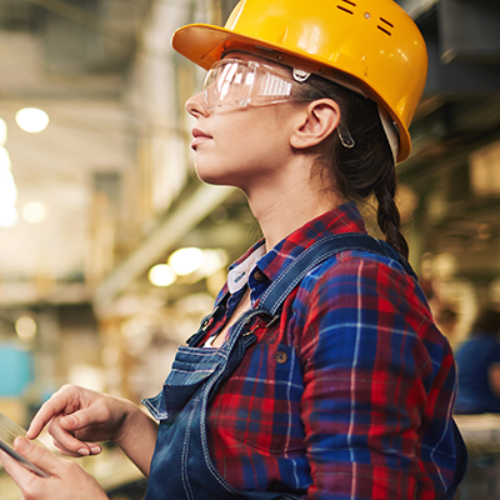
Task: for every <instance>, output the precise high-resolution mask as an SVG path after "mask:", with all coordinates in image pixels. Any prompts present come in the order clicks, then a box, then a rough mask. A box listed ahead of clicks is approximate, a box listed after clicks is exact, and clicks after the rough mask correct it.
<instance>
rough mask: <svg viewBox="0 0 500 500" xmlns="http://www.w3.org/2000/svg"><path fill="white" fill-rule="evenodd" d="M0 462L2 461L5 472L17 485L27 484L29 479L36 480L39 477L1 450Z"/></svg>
mask: <svg viewBox="0 0 500 500" xmlns="http://www.w3.org/2000/svg"><path fill="white" fill-rule="evenodd" d="M0 462H2V463H3V466H4V467H5V472H7V474H8V475H9V476H10V477H11V478H12V480H13V481H14V482H15V483H16V484H17V485H18V486H21V485H24V484H27V483H28V482H30V481H36V480H37V478H38V477H39V476H37V475H36V474H34V473H33V472H31V471H29V470H28V469H26V467H24V465H21V464H20V463H19V462H18V461H17V460H15V459H14V458H12V457H11V456H10V455H8V454H7V453H5V452H4V451H2V450H0Z"/></svg>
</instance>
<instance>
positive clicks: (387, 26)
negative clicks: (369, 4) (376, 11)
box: [377, 17, 394, 36]
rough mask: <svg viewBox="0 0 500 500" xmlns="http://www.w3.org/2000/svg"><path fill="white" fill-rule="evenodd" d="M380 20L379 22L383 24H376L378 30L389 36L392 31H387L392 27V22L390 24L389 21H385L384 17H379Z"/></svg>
mask: <svg viewBox="0 0 500 500" xmlns="http://www.w3.org/2000/svg"><path fill="white" fill-rule="evenodd" d="M380 21H381V23H383V24H384V25H383V26H380V24H378V25H377V28H378V29H379V30H380V31H383V32H384V33H385V34H386V35H389V36H391V35H392V33H391V32H390V31H389V29H390V28H394V24H392V23H391V22H389V21H387V20H386V19H384V18H383V17H381V18H380Z"/></svg>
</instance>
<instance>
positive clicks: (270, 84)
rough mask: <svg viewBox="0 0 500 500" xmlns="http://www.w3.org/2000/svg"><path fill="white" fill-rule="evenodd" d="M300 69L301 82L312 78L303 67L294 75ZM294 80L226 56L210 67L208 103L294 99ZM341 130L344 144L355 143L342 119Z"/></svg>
mask: <svg viewBox="0 0 500 500" xmlns="http://www.w3.org/2000/svg"><path fill="white" fill-rule="evenodd" d="M297 71H299V73H300V75H301V78H298V77H297V81H298V82H303V81H305V80H306V79H307V78H308V76H309V74H308V73H305V72H300V70H294V75H295V74H296V72H297ZM299 73H297V74H299ZM293 81H294V80H292V78H287V77H285V76H283V75H282V74H280V73H278V72H277V71H274V70H273V69H272V68H270V67H269V66H264V65H262V64H259V63H258V62H256V61H243V60H241V59H223V60H221V61H218V62H216V63H215V64H214V65H213V66H212V67H211V68H210V70H209V71H208V73H207V76H206V78H205V83H204V85H203V94H204V97H205V106H206V108H207V110H209V111H211V110H214V109H216V108H219V107H223V106H240V107H245V106H249V105H252V106H266V105H269V104H277V103H281V102H287V101H294V100H296V99H294V98H293V97H292V83H293ZM337 133H338V134H339V138H340V142H341V143H342V145H343V146H344V147H346V148H352V147H354V144H355V143H354V140H353V138H352V137H351V134H350V133H349V129H348V128H347V127H346V126H345V124H344V123H343V122H342V121H341V122H340V123H339V126H338V127H337Z"/></svg>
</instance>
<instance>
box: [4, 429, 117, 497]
mask: <svg viewBox="0 0 500 500" xmlns="http://www.w3.org/2000/svg"><path fill="white" fill-rule="evenodd" d="M14 446H15V448H16V450H17V451H18V452H19V453H20V454H21V455H23V456H24V457H26V458H27V459H28V460H30V461H31V462H32V463H34V464H35V465H37V466H38V467H40V469H42V470H44V471H45V472H47V473H48V474H50V477H48V478H43V477H40V476H37V475H36V474H34V473H33V472H31V471H29V470H28V469H26V468H25V467H24V466H23V465H21V464H20V463H19V462H18V461H17V460H15V459H13V458H12V457H10V456H9V455H7V454H6V453H4V452H3V451H0V461H1V462H2V463H3V464H4V466H5V470H6V471H7V473H8V474H9V475H10V476H11V477H12V479H13V480H14V482H15V483H16V484H17V486H18V487H19V488H20V490H21V493H22V495H23V496H22V499H23V500H88V499H89V498H92V500H105V499H107V498H108V497H107V496H106V494H105V493H104V491H103V490H102V488H101V487H100V486H99V484H98V483H97V481H96V480H95V479H94V478H93V477H92V476H90V475H89V474H87V473H86V472H85V471H84V470H83V469H82V468H81V467H80V466H79V465H77V464H76V463H75V462H71V461H69V460H65V459H63V458H59V457H56V456H55V455H54V454H53V453H51V452H50V451H48V450H46V449H45V448H42V447H41V446H38V445H37V444H35V443H31V442H30V441H28V440H27V439H25V438H22V437H18V438H16V441H15V443H14Z"/></svg>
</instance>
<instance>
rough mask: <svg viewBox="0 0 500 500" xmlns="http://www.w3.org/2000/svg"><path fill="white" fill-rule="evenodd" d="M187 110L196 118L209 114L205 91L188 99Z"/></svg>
mask: <svg viewBox="0 0 500 500" xmlns="http://www.w3.org/2000/svg"><path fill="white" fill-rule="evenodd" d="M186 111H187V112H188V113H189V114H190V115H191V116H194V117H195V118H198V117H199V116H206V115H207V108H206V106H205V97H204V95H203V92H198V93H197V94H195V95H194V96H192V97H190V98H189V99H188V100H187V101H186Z"/></svg>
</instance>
